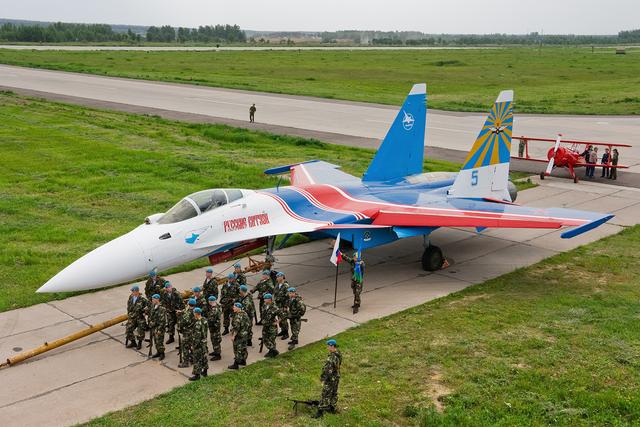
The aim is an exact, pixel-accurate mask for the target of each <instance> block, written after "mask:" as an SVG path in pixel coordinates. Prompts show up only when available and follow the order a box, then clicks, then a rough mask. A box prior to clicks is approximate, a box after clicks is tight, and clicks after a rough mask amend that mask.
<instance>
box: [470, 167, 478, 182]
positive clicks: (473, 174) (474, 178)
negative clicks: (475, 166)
mask: <svg viewBox="0 0 640 427" xmlns="http://www.w3.org/2000/svg"><path fill="white" fill-rule="evenodd" d="M471 185H478V171H477V170H475V171H471Z"/></svg>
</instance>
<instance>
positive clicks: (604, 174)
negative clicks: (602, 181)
mask: <svg viewBox="0 0 640 427" xmlns="http://www.w3.org/2000/svg"><path fill="white" fill-rule="evenodd" d="M609 157H610V154H609V149H608V148H605V149H604V154H603V155H602V164H603V165H607V164H609ZM609 170H610V168H608V167H605V166H603V167H602V175H600V178H604V177H607V178H609Z"/></svg>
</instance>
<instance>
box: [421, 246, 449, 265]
mask: <svg viewBox="0 0 640 427" xmlns="http://www.w3.org/2000/svg"><path fill="white" fill-rule="evenodd" d="M443 262H444V256H442V250H441V249H440V248H439V247H437V246H434V245H429V246H427V247H426V249H425V250H424V253H423V254H422V269H423V270H425V271H436V270H440V268H442V263H443Z"/></svg>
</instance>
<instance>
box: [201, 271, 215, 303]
mask: <svg viewBox="0 0 640 427" xmlns="http://www.w3.org/2000/svg"><path fill="white" fill-rule="evenodd" d="M202 290H203V292H204V298H205V299H206V300H209V297H210V296H211V295H213V296H214V297H216V299H218V280H217V279H216V278H215V277H213V269H212V268H207V271H206V272H205V273H204V282H203V283H202Z"/></svg>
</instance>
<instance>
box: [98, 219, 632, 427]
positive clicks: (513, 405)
mask: <svg viewBox="0 0 640 427" xmlns="http://www.w3.org/2000/svg"><path fill="white" fill-rule="evenodd" d="M639 244H640V226H636V227H633V228H630V229H627V230H624V231H623V232H622V233H620V234H618V235H615V236H612V237H609V238H606V239H603V240H601V241H598V242H596V243H593V244H590V245H588V246H583V247H580V248H577V249H575V250H572V251H570V252H567V253H563V254H560V255H556V256H554V257H552V258H549V259H546V260H544V261H542V262H540V263H538V264H536V265H533V266H530V267H528V268H524V269H519V270H516V271H514V272H513V273H510V274H507V275H504V276H502V277H498V278H496V279H493V280H490V281H488V282H486V283H484V284H481V285H477V286H473V287H471V288H467V289H465V290H463V291H461V292H458V293H455V294H452V295H449V296H447V297H445V298H441V299H438V300H435V301H432V302H429V303H426V304H423V305H420V306H417V307H415V308H412V309H409V310H406V311H403V312H401V313H398V314H394V315H391V316H389V317H386V318H383V319H380V320H374V321H370V322H367V323H366V324H364V325H362V326H359V327H357V328H353V329H349V330H347V331H345V332H343V333H340V334H339V335H338V336H337V337H336V338H337V340H338V342H339V343H340V344H341V349H342V352H343V357H344V362H343V367H342V382H341V388H340V400H339V404H338V406H339V408H340V411H341V413H340V414H339V415H328V416H326V417H325V418H324V420H323V423H324V424H325V425H330V426H344V425H368V426H376V425H419V426H460V425H462V426H488V425H498V426H521V425H527V426H529V425H533V426H542V425H563V426H583V425H592V426H603V425H609V426H623V425H638V423H639V422H640V395H639V394H638V388H639V387H640V369H638V368H639V367H640V329H639V328H638V316H639V315H638V313H639V312H640V279H639V277H640V253H639V252H638V245H639ZM428 283H429V279H428V277H426V278H425V286H428ZM365 303H366V302H365ZM302 333H304V329H303V332H302ZM324 352H325V350H324V346H323V344H322V343H315V344H312V345H308V346H305V347H302V348H299V349H297V350H295V351H294V352H290V353H287V354H285V355H282V356H281V357H279V358H277V359H275V360H269V361H261V362H258V363H256V364H253V365H250V366H248V367H246V368H245V369H242V370H241V371H239V372H229V373H224V374H222V375H217V376H214V377H209V378H207V379H204V380H201V381H199V382H198V383H196V384H189V385H187V386H184V387H180V388H177V389H175V390H172V391H170V392H168V393H165V394H163V395H161V396H159V397H157V398H155V399H152V400H150V401H147V402H144V403H142V404H139V405H136V406H133V407H131V408H127V409H125V410H122V411H119V412H116V413H112V414H108V415H106V416H104V417H102V418H99V419H97V420H94V421H93V422H91V423H89V424H90V425H93V426H115V425H127V426H147V425H154V426H170V425H180V424H185V423H186V424H188V425H213V424H215V425H272V426H281V425H291V426H307V425H318V424H319V423H318V422H317V421H315V420H311V419H310V418H309V417H308V416H306V415H301V416H298V417H295V416H293V414H292V411H291V405H290V402H288V401H287V399H288V398H292V397H295V398H314V397H315V396H317V395H319V392H320V383H319V379H318V376H319V373H320V369H321V366H322V363H323V360H324Z"/></svg>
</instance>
